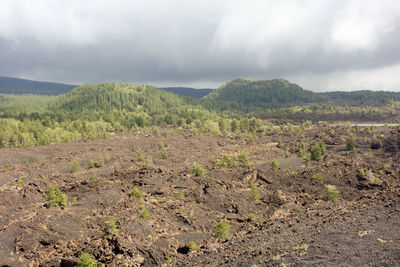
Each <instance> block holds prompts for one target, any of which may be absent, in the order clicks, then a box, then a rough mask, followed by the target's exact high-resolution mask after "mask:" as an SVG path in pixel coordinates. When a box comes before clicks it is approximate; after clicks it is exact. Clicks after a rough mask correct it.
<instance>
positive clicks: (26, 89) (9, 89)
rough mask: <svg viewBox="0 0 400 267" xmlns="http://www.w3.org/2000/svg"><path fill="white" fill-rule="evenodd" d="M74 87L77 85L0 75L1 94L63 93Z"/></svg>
mask: <svg viewBox="0 0 400 267" xmlns="http://www.w3.org/2000/svg"><path fill="white" fill-rule="evenodd" d="M74 87H76V85H71V84H63V83H53V82H38V81H31V80H26V79H19V78H11V77H4V76H0V94H16V95H19V94H34V95H61V94H65V93H68V92H69V91H71V90H72V89H73V88H74Z"/></svg>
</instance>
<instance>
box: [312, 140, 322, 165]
mask: <svg viewBox="0 0 400 267" xmlns="http://www.w3.org/2000/svg"><path fill="white" fill-rule="evenodd" d="M310 152H311V160H315V161H319V160H320V159H321V155H322V152H321V147H320V145H319V144H317V142H314V143H313V145H312V147H311V150H310Z"/></svg>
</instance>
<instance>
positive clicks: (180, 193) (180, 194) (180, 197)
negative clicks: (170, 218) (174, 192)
mask: <svg viewBox="0 0 400 267" xmlns="http://www.w3.org/2000/svg"><path fill="white" fill-rule="evenodd" d="M184 198H185V195H184V194H183V192H179V193H178V199H179V200H183V199H184Z"/></svg>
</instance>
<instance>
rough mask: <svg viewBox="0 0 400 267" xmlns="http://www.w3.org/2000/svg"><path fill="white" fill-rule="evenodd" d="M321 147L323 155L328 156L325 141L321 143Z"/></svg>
mask: <svg viewBox="0 0 400 267" xmlns="http://www.w3.org/2000/svg"><path fill="white" fill-rule="evenodd" d="M319 147H320V149H321V155H325V154H326V146H325V142H324V141H321V142H319Z"/></svg>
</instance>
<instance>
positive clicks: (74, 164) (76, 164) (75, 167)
mask: <svg viewBox="0 0 400 267" xmlns="http://www.w3.org/2000/svg"><path fill="white" fill-rule="evenodd" d="M79 168H80V167H79V162H78V161H77V160H74V161H73V162H72V165H71V169H70V172H71V173H74V172H77V171H78V170H79Z"/></svg>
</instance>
